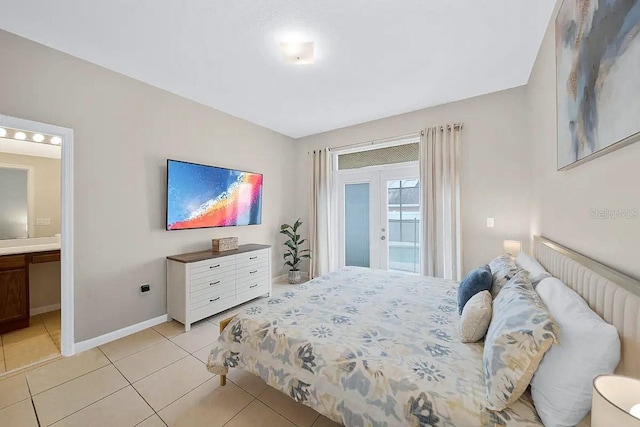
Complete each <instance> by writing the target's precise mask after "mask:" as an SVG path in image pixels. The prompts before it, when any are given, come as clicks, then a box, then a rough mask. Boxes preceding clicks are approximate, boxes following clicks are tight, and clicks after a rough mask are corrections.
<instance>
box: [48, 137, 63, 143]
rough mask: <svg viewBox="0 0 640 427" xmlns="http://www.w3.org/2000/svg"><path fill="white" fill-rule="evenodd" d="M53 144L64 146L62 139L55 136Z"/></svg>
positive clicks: (52, 139)
mask: <svg viewBox="0 0 640 427" xmlns="http://www.w3.org/2000/svg"><path fill="white" fill-rule="evenodd" d="M51 143H52V144H53V145H60V144H62V138H60V137H59V136H54V137H52V138H51Z"/></svg>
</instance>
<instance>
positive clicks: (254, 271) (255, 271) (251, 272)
mask: <svg viewBox="0 0 640 427" xmlns="http://www.w3.org/2000/svg"><path fill="white" fill-rule="evenodd" d="M257 272H258V270H253V271H250V272H249V274H253V273H257Z"/></svg>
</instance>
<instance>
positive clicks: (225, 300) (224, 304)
mask: <svg viewBox="0 0 640 427" xmlns="http://www.w3.org/2000/svg"><path fill="white" fill-rule="evenodd" d="M234 301H235V296H234V295H231V296H220V297H213V298H209V299H208V300H205V301H203V302H201V303H200V304H198V305H192V306H191V309H190V312H191V313H190V315H191V318H192V319H198V320H200V319H204V318H205V317H209V316H212V315H214V314H216V313H219V312H221V311H225V310H226V309H228V308H229V307H233V305H234Z"/></svg>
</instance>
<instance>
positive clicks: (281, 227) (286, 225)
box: [280, 224, 291, 230]
mask: <svg viewBox="0 0 640 427" xmlns="http://www.w3.org/2000/svg"><path fill="white" fill-rule="evenodd" d="M287 228H291V226H290V225H289V224H282V225H281V226H280V230H286V229H287Z"/></svg>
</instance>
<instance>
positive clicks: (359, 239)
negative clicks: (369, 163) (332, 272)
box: [344, 183, 370, 267]
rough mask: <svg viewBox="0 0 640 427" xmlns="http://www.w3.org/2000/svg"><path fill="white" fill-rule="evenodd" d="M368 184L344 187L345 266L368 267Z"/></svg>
mask: <svg viewBox="0 0 640 427" xmlns="http://www.w3.org/2000/svg"><path fill="white" fill-rule="evenodd" d="M369 248H370V241H369V184H368V183H361V184H346V185H345V186H344V253H345V257H344V261H345V265H353V266H358V267H369V266H370V259H369Z"/></svg>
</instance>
